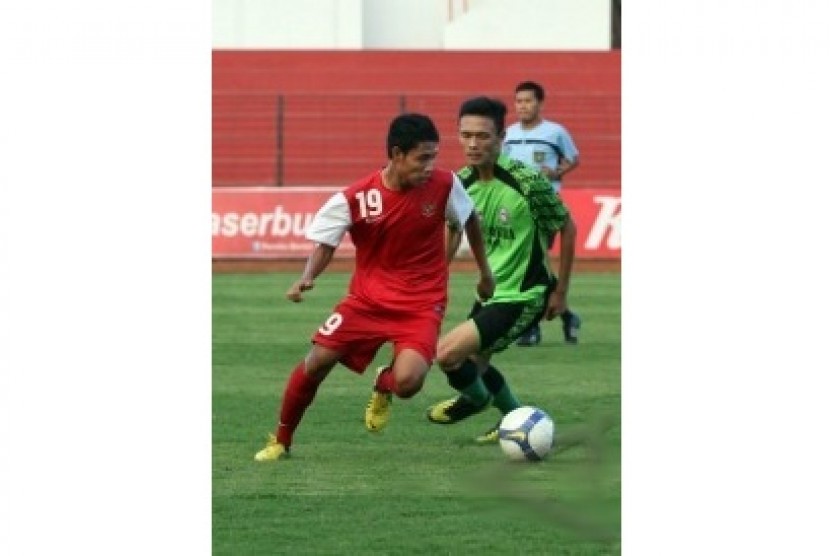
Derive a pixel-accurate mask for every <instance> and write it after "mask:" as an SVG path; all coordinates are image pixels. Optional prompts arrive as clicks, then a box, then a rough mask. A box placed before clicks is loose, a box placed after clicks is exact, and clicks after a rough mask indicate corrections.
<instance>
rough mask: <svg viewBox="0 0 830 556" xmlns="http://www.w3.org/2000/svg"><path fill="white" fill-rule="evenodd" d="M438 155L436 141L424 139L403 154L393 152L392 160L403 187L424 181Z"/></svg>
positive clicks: (430, 173)
mask: <svg viewBox="0 0 830 556" xmlns="http://www.w3.org/2000/svg"><path fill="white" fill-rule="evenodd" d="M437 157H438V143H436V142H435V141H424V142H422V143H418V146H417V147H415V148H414V149H412V150H410V151H409V152H408V153H406V154H404V153H402V152H400V151H395V152H394V157H393V158H394V161H395V165H396V171H397V174H398V180H399V181H400V183H401V185H403V186H404V187H412V186H415V185H420V184H422V183H424V182H426V181H427V180H428V179H429V177H430V175H432V169H433V168H435V159H436V158H437Z"/></svg>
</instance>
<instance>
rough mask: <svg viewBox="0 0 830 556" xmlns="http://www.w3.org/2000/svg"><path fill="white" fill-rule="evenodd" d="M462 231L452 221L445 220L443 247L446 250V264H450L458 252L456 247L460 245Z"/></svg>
mask: <svg viewBox="0 0 830 556" xmlns="http://www.w3.org/2000/svg"><path fill="white" fill-rule="evenodd" d="M463 236H464V233H463V232H462V231H461V228H460V227H459V226H456V225H455V224H453V223H452V222H447V230H446V233H445V234H444V241H445V248H446V251H447V264H450V263H451V262H452V260H453V259H454V258H455V254H456V253H457V252H458V247H459V246H460V245H461V238H462V237H463Z"/></svg>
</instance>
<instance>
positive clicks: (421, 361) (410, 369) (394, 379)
mask: <svg viewBox="0 0 830 556" xmlns="http://www.w3.org/2000/svg"><path fill="white" fill-rule="evenodd" d="M390 322H391V321H390ZM394 322H395V325H394V326H390V325H389V324H385V325H384V327H385V329H386V330H387V331H389V330H390V329H391V332H388V333H389V334H390V339H391V340H392V341H393V342H394V343H395V355H394V358H393V359H392V362H391V363H390V364H389V365H386V366H384V367H381V368H379V369H378V373H377V376H376V378H375V385H374V388H373V391H372V395H371V397H370V398H369V403H368V404H367V405H366V412H365V414H364V424H365V425H366V429H367V430H369V431H370V432H378V431H380V430H381V429H383V428H384V427H386V425H387V423H388V422H389V417H390V415H391V403H392V397H393V396H397V397H399V398H411V397H412V396H414V395H415V394H417V393H418V392H419V391H420V390H421V388H422V387H423V385H424V380H425V379H426V375H427V372H428V371H429V368H430V366H431V365H432V360H433V359H434V358H435V351H436V343H437V342H438V334H439V332H440V329H441V319H440V317H439V316H438V315H436V314H435V312H434V311H428V312H427V311H425V312H423V313H420V314H413V315H397V316H396V318H395V319H394Z"/></svg>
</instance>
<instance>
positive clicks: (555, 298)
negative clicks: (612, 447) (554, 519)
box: [427, 97, 576, 442]
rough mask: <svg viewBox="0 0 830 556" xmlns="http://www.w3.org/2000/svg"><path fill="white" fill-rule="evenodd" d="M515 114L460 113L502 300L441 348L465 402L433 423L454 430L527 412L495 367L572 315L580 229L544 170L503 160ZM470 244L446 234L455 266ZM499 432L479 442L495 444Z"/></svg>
mask: <svg viewBox="0 0 830 556" xmlns="http://www.w3.org/2000/svg"><path fill="white" fill-rule="evenodd" d="M506 114H507V108H506V106H505V105H504V103H502V102H501V101H499V100H497V99H491V98H487V97H476V98H472V99H469V100H467V101H466V102H464V103H463V104H462V105H461V108H460V109H459V112H458V133H459V140H460V142H461V146H462V148H463V149H464V155H465V157H466V161H467V163H468V166H467V167H465V168H464V169H462V170H461V171H460V172H459V177H460V178H461V181H462V183H463V184H464V186H465V188H466V190H467V193H468V194H469V195H470V197H471V198H472V199H473V202H474V204H475V209H476V212H477V213H478V214H479V219H480V220H481V226H482V232H483V234H484V240H485V246H486V253H487V260H488V262H489V263H490V268H491V269H492V271H493V275H494V276H495V279H496V290H495V292H494V294H493V297H491V298H490V299H488V300H487V301H485V302H481V301H478V302H476V303H475V304H474V305H473V308H472V310H471V311H470V315H469V317H468V319H467V320H466V321H464V322H462V323H461V324H459V325H458V326H456V327H455V328H453V329H452V330H451V331H450V332H448V333H447V334H445V335H444V336H443V337H442V338H441V340H440V341H439V344H438V356H437V358H436V361H437V363H438V364H439V366H440V367H441V370H442V371H444V372H445V373H446V375H447V380H448V382H449V384H450V386H452V387H453V388H454V389H455V390H457V391H458V392H459V395H457V396H456V397H454V398H452V399H449V400H445V401H443V402H440V403H438V404H436V405H434V406H432V407H430V408H429V410H428V412H427V416H428V418H429V420H430V421H432V422H433V423H440V424H450V423H455V422H458V421H460V420H461V419H464V418H466V417H468V416H470V415H473V414H475V413H478V412H480V411H482V410H484V409H486V408H487V407H489V406H490V405H494V406H496V407H497V408H498V409H499V411H501V413H502V415H504V414H507V413H508V412H510V411H511V410H513V409H515V408H517V407H519V406H520V405H521V403H520V402H519V401H518V400H517V399H516V397H515V396H514V394H513V393H512V392H511V390H510V387H509V386H508V384H507V381H506V380H505V378H504V375H503V374H502V373H501V372H500V371H499V370H498V369H496V368H495V367H494V366H493V365H492V364H490V358H491V357H492V355H493V354H494V353H498V352H500V351H503V350H505V349H507V348H508V347H509V346H510V345H511V344H512V343H513V342H515V340H516V339H517V338H519V337H520V336H521V335H522V334H523V333H525V332H526V331H527V330H528V329H529V328H530V327H531V326H533V325H534V324H537V323H538V322H539V321H540V320H541V319H542V318H543V317H544V318H546V319H547V320H551V319H553V318H554V317H556V316H557V315H561V314H562V313H563V312H565V311H567V310H568V302H567V294H568V284H569V282H570V277H571V267H572V265H573V258H574V249H575V244H576V226H575V225H574V223H573V221H572V220H571V218H570V213H569V211H568V209H567V207H565V205H564V204H563V203H562V200H561V199H560V197H559V195H558V194H557V193H555V192H554V191H553V190H552V189H551V186H550V182H549V181H548V180H547V179H546V178H545V177H544V176H543V175H542V174H541V173H539V171H538V170H536V169H534V168H532V167H530V166H527V165H525V164H524V163H522V162H520V161H517V160H512V159H510V158H509V157H507V156H506V155H503V154H502V153H501V148H502V142H503V141H504V136H505V127H504V120H505V115H506ZM554 233H559V234H561V237H562V244H561V245H562V246H561V253H560V259H559V275H558V278H557V277H556V276H554V275H553V274H552V273H551V271H550V268H549V266H548V256H547V245H548V241H549V239H550V237H551V236H552V235H553V234H554ZM461 234H462V231H461V230H459V229H450V231H449V233H448V234H447V242H448V245H447V254H448V256H449V257H451V256H452V255H453V254H454V253H455V251H456V250H457V249H458V245H459V243H460V241H461ZM497 429H498V426H496V427H494V428H493V429H491V430H489V431H488V432H487V433H485V434H483V435H482V436H480V437H479V438H478V439H477V440H478V441H479V442H493V441H495V440H496V439H497V433H496V431H497Z"/></svg>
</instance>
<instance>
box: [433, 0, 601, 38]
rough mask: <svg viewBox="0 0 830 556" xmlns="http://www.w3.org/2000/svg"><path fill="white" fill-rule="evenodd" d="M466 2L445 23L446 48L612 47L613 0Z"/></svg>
mask: <svg viewBox="0 0 830 556" xmlns="http://www.w3.org/2000/svg"><path fill="white" fill-rule="evenodd" d="M456 5H457V4H456ZM467 5H468V10H467V12H466V14H465V15H464V16H463V17H456V18H455V19H453V21H452V22H450V23H449V24H447V25H446V27H445V29H444V48H446V49H449V50H451V49H458V50H493V49H494V48H495V49H503V48H509V49H511V50H607V49H609V48H610V47H611V2H610V0H468V1H467ZM494 44H495V45H497V46H494Z"/></svg>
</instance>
